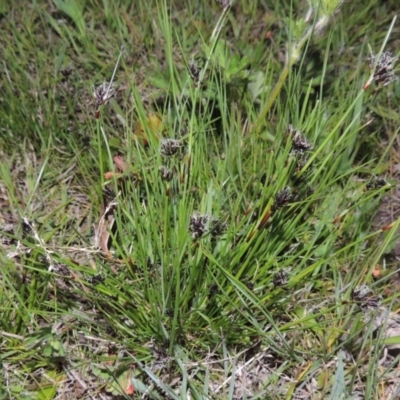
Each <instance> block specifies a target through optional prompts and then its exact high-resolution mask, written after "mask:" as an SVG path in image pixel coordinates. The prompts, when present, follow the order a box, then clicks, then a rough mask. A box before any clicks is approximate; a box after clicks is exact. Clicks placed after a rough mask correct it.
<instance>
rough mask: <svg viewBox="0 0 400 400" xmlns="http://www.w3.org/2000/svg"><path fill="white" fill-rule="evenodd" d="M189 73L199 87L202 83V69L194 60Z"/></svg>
mask: <svg viewBox="0 0 400 400" xmlns="http://www.w3.org/2000/svg"><path fill="white" fill-rule="evenodd" d="M189 73H190V76H191V77H192V79H193V82H194V84H195V85H196V86H197V85H198V84H199V82H200V68H199V66H198V65H197V64H196V62H195V61H194V60H192V61H190V63H189Z"/></svg>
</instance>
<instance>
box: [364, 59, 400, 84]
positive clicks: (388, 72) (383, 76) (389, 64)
mask: <svg viewBox="0 0 400 400" xmlns="http://www.w3.org/2000/svg"><path fill="white" fill-rule="evenodd" d="M377 58H378V56H377V55H374V54H373V55H372V56H371V57H369V58H368V60H369V68H370V70H373V69H374V68H375V64H376V68H375V72H374V76H373V80H374V81H375V82H376V83H377V84H378V85H379V86H386V85H389V84H390V83H392V82H393V81H395V80H397V76H396V75H395V74H394V71H393V64H394V62H395V61H397V57H392V53H391V52H389V51H387V52H385V53H382V54H381V56H380V58H379V60H378V61H377Z"/></svg>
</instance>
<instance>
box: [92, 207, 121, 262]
mask: <svg viewBox="0 0 400 400" xmlns="http://www.w3.org/2000/svg"><path fill="white" fill-rule="evenodd" d="M117 204H118V203H117V202H116V201H112V202H111V203H109V204H108V206H107V207H106V209H105V210H104V213H103V215H102V216H101V218H100V221H99V224H98V225H97V229H96V234H95V239H94V245H95V247H98V248H100V249H101V250H103V251H104V253H106V256H107V257H108V258H111V253H110V250H109V248H108V242H109V239H110V232H111V230H112V228H113V226H114V222H115V217H114V211H115V210H116V208H117Z"/></svg>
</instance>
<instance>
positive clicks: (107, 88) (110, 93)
mask: <svg viewBox="0 0 400 400" xmlns="http://www.w3.org/2000/svg"><path fill="white" fill-rule="evenodd" d="M115 93H116V92H115V86H114V85H113V84H111V85H110V84H109V83H108V82H103V83H102V84H101V85H100V86H97V87H96V88H95V89H94V92H93V97H94V101H95V106H96V108H99V106H101V105H103V104H105V103H107V102H108V100H110V99H111V98H113V97H114V96H115Z"/></svg>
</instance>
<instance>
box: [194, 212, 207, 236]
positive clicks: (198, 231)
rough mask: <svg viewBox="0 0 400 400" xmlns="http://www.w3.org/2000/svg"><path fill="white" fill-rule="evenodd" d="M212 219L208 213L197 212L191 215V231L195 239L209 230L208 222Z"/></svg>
mask: <svg viewBox="0 0 400 400" xmlns="http://www.w3.org/2000/svg"><path fill="white" fill-rule="evenodd" d="M209 220H210V216H209V215H207V214H200V213H199V212H197V211H196V212H195V213H194V214H193V215H191V217H190V223H189V231H190V233H191V234H192V238H193V239H199V238H201V237H202V236H203V235H204V234H205V233H206V231H207V223H208V221H209Z"/></svg>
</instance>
